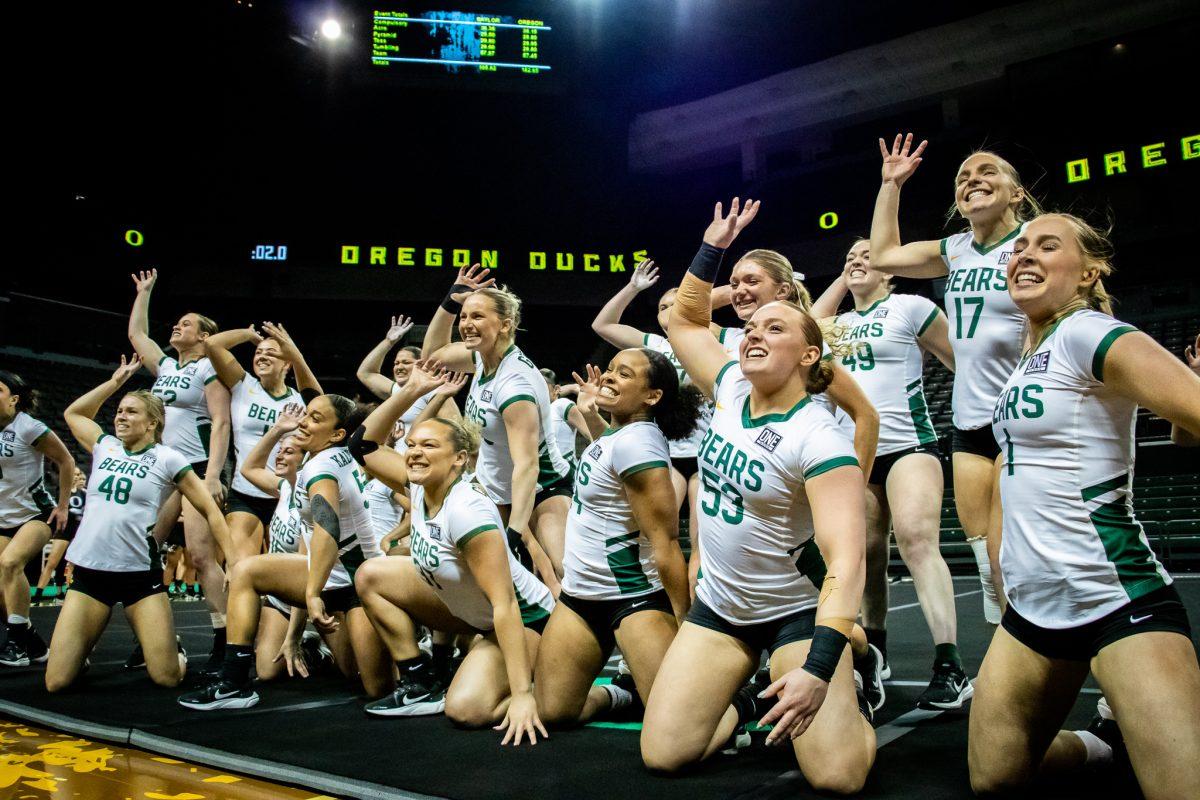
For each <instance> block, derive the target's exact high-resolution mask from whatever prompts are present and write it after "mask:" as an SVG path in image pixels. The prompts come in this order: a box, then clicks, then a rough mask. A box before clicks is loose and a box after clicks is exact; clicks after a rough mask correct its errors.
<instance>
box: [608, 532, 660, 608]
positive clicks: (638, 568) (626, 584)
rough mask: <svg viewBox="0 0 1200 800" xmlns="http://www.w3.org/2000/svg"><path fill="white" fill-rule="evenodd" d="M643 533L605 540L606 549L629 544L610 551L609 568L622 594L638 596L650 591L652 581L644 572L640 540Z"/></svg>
mask: <svg viewBox="0 0 1200 800" xmlns="http://www.w3.org/2000/svg"><path fill="white" fill-rule="evenodd" d="M640 537H641V531H630V532H629V533H624V534H621V535H620V536H612V537H609V538H608V539H605V540H604V546H605V547H606V548H609V547H612V546H613V545H615V544H621V543H622V542H628V544H625V545H624V546H621V547H617V548H616V549H615V550H609V551H608V568H609V569H610V570H612V574H613V578H615V579H616V581H617V588H618V589H620V590H621V594H638V593H643V592H648V591H650V590H651V589H652V588H653V587H651V586H650V579H649V578H647V577H646V573H645V572H644V571H643V570H642V562H641V554H642V553H641V544H640V543H639V541H638V539H639V538H640Z"/></svg>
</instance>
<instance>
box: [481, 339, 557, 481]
mask: <svg viewBox="0 0 1200 800" xmlns="http://www.w3.org/2000/svg"><path fill="white" fill-rule="evenodd" d="M522 400H527V401H529V402H531V403H534V404H535V405H536V406H537V412H538V420H539V426H538V479H537V488H538V490H539V491H540V490H542V489H545V488H546V487H547V486H549V485H550V484H552V483H554V482H555V481H559V480H562V479H563V478H565V477H567V476H568V475H569V474H570V471H571V467H570V465H569V464H568V463H567V460H566V459H565V458H563V456H562V453H560V452H559V451H558V446H557V445H555V444H554V441H553V439H552V438H551V437H552V436H553V433H552V424H553V423H552V422H551V411H550V390H549V389H547V388H546V379H545V378H543V377H542V374H541V373H540V372H538V369H537V367H535V366H534V365H533V362H532V361H530V360H529V359H528V358H526V357H525V354H524V353H522V352H521V351H520V349H518V348H517V346H516V345H512V346H511V347H509V348H508V352H506V353H505V354H504V357H503V358H501V359H500V363H499V365H497V367H496V371H495V372H493V373H492V374H490V375H488V374H486V373H485V372H484V370H483V358H482V357H481V356H480V355H479V354H478V353H475V380H474V381H473V382H472V383H471V391H470V393H469V394H468V395H467V418H468V419H470V420H471V421H472V422H474V423H476V424H477V425H479V427H480V428H482V429H483V443H482V444H481V445H480V448H479V462H478V463H477V464H476V467H475V477H476V479H477V480H478V481H479V482H480V483H482V484H483V486H484V488H485V489H487V490H488V494H489V495H490V496H491V498H492V499H493V500H494V501H496V503H498V504H500V505H511V504H512V501H513V500H512V476H513V469H514V468H513V461H512V454H511V453H510V452H509V449H508V432H507V431H506V430H505V428H504V417H503V416H502V415H503V413H504V409H506V408H508V407H509V406H510V405H512V404H513V403H517V402H520V401H522Z"/></svg>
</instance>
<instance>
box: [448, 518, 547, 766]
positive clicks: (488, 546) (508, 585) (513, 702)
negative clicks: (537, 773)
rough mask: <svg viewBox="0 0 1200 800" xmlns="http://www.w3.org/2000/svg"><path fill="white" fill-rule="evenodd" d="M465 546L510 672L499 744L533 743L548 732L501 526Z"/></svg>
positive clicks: (469, 565)
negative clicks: (541, 715) (536, 697)
mask: <svg viewBox="0 0 1200 800" xmlns="http://www.w3.org/2000/svg"><path fill="white" fill-rule="evenodd" d="M463 550H464V555H465V556H466V558H467V566H468V567H470V569H471V575H472V576H474V578H475V582H476V583H478V584H479V588H480V589H481V590H483V593H484V595H485V596H486V597H487V599H488V602H489V603H490V604H491V606H492V624H493V626H494V628H495V630H496V641H497V643H498V644H499V645H500V652H501V653H502V654H503V655H504V671H505V672H506V673H507V675H508V688H509V692H510V693H511V698H510V700H509V703H508V710H507V712H506V713H505V715H504V719H503V720H502V721H501V722H500V724H499V725H497V726H496V730H499V731H504V738H503V739H502V740H501V742H500V744H502V745H505V744H508V743H509V742H512V743H513V744H514V745H518V744H520V743H521V740H522V738H524V737H525V736H528V737H529V743H530V744H536V743H537V734H538V733H541V734H542V737H543V738H548V737H549V734H548V733H546V728H545V727H544V726H543V725H542V721H541V720H540V719H538V714H537V703H535V702H534V700H533V666H532V665H531V664H530V663H529V653H528V651H527V650H526V648H525V624H524V623H523V622H522V621H521V607H520V605H518V604H517V595H516V592H515V591H514V590H513V578H512V571H511V570H510V568H509V561H508V559H509V554H508V547H506V546H505V542H504V534H503V532H502V531H501V530H500V529H499V528H492V529H491V530H485V531H483V532H482V533H479V534H476V535H475V536H473V537H471V538H470V539H468V540H467V542H466V544H465V546H464V548H463Z"/></svg>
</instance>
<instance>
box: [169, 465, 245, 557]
mask: <svg viewBox="0 0 1200 800" xmlns="http://www.w3.org/2000/svg"><path fill="white" fill-rule="evenodd" d="M175 485H176V486H178V487H179V492H180V494H182V495H183V496H184V498H186V499H187V501H188V502H189V503H191V504H192V506H193V507H194V508H195V509H196V510H197V511H199V512H200V513H201V514H203V515H204V519H205V520H206V521H207V522H208V529H209V530H210V531H212V535H213V538H214V539H216V540H217V544H219V545H220V546H221V550H222V551H224V552H225V553H226V554H229V553H233V552H235V551H234V549H233V540H232V539H231V538H230V536H229V527H228V526H227V525H226V524H225V515H224V514H223V513H221V507H220V506H218V505H217V502H216V501H215V500H213V496H212V492H211V491H209V490H208V488H207V486H206V485H205V484H204V483H203V482H201V480H200V477H199V476H198V475H196V473H195V472H193V471H192V470H190V469H189V470H187V471H186V472H185V473H183V477H181V478H180V479H179V480H177V481H176V482H175ZM227 557H228V555H227ZM231 568H232V567H231Z"/></svg>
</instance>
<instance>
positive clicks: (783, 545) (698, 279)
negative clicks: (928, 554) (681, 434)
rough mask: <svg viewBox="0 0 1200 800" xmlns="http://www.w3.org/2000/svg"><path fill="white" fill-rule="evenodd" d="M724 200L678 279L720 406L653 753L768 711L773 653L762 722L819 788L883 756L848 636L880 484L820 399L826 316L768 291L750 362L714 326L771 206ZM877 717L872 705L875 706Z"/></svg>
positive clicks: (707, 749)
mask: <svg viewBox="0 0 1200 800" xmlns="http://www.w3.org/2000/svg"><path fill="white" fill-rule="evenodd" d="M721 211H722V210H721V205H720V204H717V206H716V209H715V211H714V215H713V221H712V223H711V224H710V225H709V226H708V229H707V230H706V231H705V233H704V243H703V244H702V245H701V249H700V252H699V253H697V255H696V258H695V260H693V262H692V266H691V268H690V270H689V272H688V275H687V276H686V277H685V278H684V280H683V283H682V284H681V285H680V287H679V293H678V297H677V298H676V300H675V308H674V310H673V312H672V317H671V324H670V328H669V333H670V337H669V338H670V341H671V346H672V347H673V348H674V350H675V354H676V355H677V356H678V357H679V360H680V362H682V364H683V367H684V369H686V370H687V373H688V375H690V376H691V378H692V381H693V382H694V383H695V384H696V385H697V386H698V387H699V388H700V389H701V390H702V391H705V392H706V393H711V395H712V396H713V398H714V400H715V403H716V411H715V412H714V413H713V419H712V425H711V426H710V427H709V430H708V434H707V435H706V436H705V439H704V442H703V444H702V446H701V448H700V464H701V469H702V472H701V475H702V482H703V486H704V489H703V492H702V496H701V500H700V512H701V516H700V526H701V536H702V538H703V541H704V549H703V551H702V553H701V558H702V565H701V577H700V583H699V585H698V586H697V587H696V600H695V602H694V603H693V604H692V607H691V610H690V611H689V612H688V616H687V620H686V621H685V622H684V623H683V625H682V626H681V627H680V629H679V633H678V634H677V635H676V637H675V641H674V642H673V643H672V644H671V647H670V649H669V650H668V651H667V655H666V658H665V659H664V660H663V663H662V666H661V668H660V669H659V673H658V677H657V679H656V680H655V683H654V688H653V689H652V690H651V692H650V699H649V702H648V703H647V705H646V716H645V722H644V725H643V728H642V739H641V750H642V760H643V761H644V762H645V764H646V765H647V766H648V767H650V768H652V769H656V770H661V771H668V772H673V771H678V770H680V769H682V768H684V767H686V766H688V765H690V764H693V763H695V762H697V761H700V760H701V759H703V758H705V757H707V756H709V755H711V754H712V753H713V752H715V751H716V750H718V749H719V748H721V747H722V745H723V744H724V743H725V742H726V741H727V740H728V739H729V737H730V735H731V734H732V733H733V732H734V730H735V729H736V727H737V726H738V725H739V723H744V722H746V721H748V720H751V719H753V718H755V717H757V716H758V713H757V709H756V705H757V704H756V702H755V698H754V696H753V695H752V694H750V693H749V692H746V691H739V689H740V688H741V687H742V686H743V685H744V684H745V683H746V681H747V680H748V679H749V678H750V677H751V676H752V675H753V674H754V672H755V670H757V669H758V665H759V659H760V657H761V654H762V651H763V650H766V651H767V652H768V653H769V654H770V657H771V678H772V679H773V680H774V683H772V684H771V685H770V686H769V687H768V688H767V689H766V690H765V691H764V692H763V693H762V694H763V696H764V697H773V696H774V697H777V698H778V702H777V703H776V705H775V707H774V708H773V709H771V710H770V711H769V712H767V714H766V715H765V716H763V717H762V719H761V720H760V721H761V722H762V723H763V724H770V723H774V729H773V730H772V731H771V733H770V735H769V736H768V742H771V743H777V742H779V743H781V742H785V741H789V740H791V742H792V744H793V748H794V751H795V754H796V760H797V762H798V763H799V766H800V770H801V772H802V773H803V774H804V776H805V777H806V778H807V779H808V781H809V783H810V784H811V785H812V786H813V787H814V788H815V789H817V790H819V791H830V792H837V793H845V794H849V793H853V792H857V791H859V790H860V789H861V788H862V786H863V784H864V782H865V781H866V778H867V773H868V772H869V771H870V769H871V765H872V764H873V763H874V760H875V732H874V730H873V729H872V728H871V725H870V723H869V722H868V721H867V719H866V718H865V717H864V716H863V714H862V713H860V707H859V701H858V700H857V699H856V696H855V688H854V677H853V670H852V667H851V656H850V653H849V652H847V648H846V644H847V641H848V637H849V636H850V634H851V632H852V630H853V627H854V619H855V617H856V616H857V614H858V608H859V603H860V602H861V600H862V587H863V580H864V566H863V558H864V547H865V544H864V541H865V536H866V534H865V525H866V523H865V503H864V494H865V491H866V486H865V483H864V480H863V474H862V470H861V469H860V468H859V466H858V461H857V460H856V458H855V457H854V450H853V447H852V445H851V441H850V437H849V436H848V435H847V434H846V433H845V432H844V431H843V430H842V429H841V428H839V427H838V425H837V423H836V422H835V421H834V420H833V417H832V415H830V414H829V412H828V411H826V410H825V409H824V408H822V407H820V406H818V405H817V404H815V403H813V402H812V400H811V395H812V394H813V393H819V392H821V391H823V390H824V389H825V388H826V387H827V386H828V384H829V381H830V380H831V374H830V373H831V366H832V365H830V364H829V362H828V361H824V360H822V358H821V346H822V335H821V331H820V328H819V327H818V325H817V323H816V320H814V319H813V318H812V317H811V316H809V315H808V314H807V313H806V312H805V311H804V310H803V309H801V308H800V307H799V306H797V305H796V304H794V303H789V302H786V301H782V302H772V303H766V304H763V305H762V306H760V307H759V308H758V309H757V310H756V311H755V312H754V313H753V315H751V317H750V319H749V320H747V324H746V334H745V337H744V339H743V342H742V346H741V349H740V352H739V356H738V360H737V361H731V360H729V357H728V355H727V354H726V353H725V350H724V348H723V347H722V346H721V344H720V343H718V342H717V341H715V340H714V339H713V337H712V334H711V333H710V331H709V324H710V323H711V307H710V302H711V297H710V296H711V292H712V284H713V281H714V280H715V279H716V276H717V271H718V269H719V266H720V262H721V258H722V256H723V254H724V252H725V249H726V248H728V247H729V245H730V244H732V242H733V240H734V238H735V237H736V236H737V234H738V232H739V231H740V230H741V228H743V227H745V226H746V225H747V224H748V223H749V222H750V221H751V220H752V219H753V218H754V216H755V214H756V213H757V211H758V204H757V203H753V202H747V204H746V208H745V211H744V212H742V210H741V208H740V205H739V202H738V200H736V199H735V200H734V201H733V205H732V207H731V210H730V213H729V215H728V216H725V215H723V214H722V213H721ZM868 713H869V711H868Z"/></svg>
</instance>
